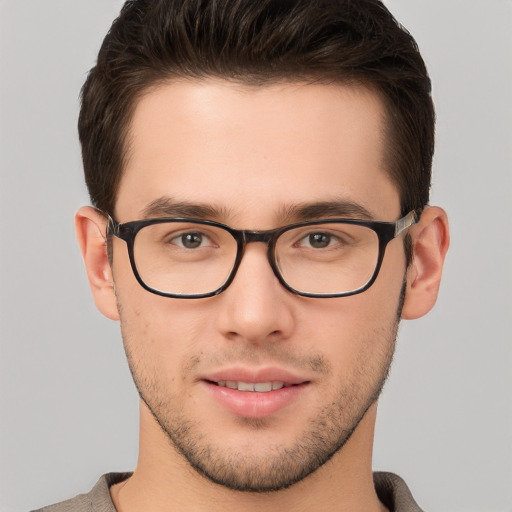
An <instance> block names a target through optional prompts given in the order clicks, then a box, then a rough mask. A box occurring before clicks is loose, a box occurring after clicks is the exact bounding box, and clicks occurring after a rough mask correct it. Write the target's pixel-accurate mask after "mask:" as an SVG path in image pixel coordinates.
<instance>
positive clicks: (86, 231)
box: [75, 206, 119, 320]
mask: <svg viewBox="0 0 512 512" xmlns="http://www.w3.org/2000/svg"><path fill="white" fill-rule="evenodd" d="M106 229H107V220H106V219H105V217H104V216H103V215H102V214H101V213H100V212H98V211H97V210H95V209H94V208H91V207H90V206H84V207H82V208H80V210H78V212H77V213H76V215H75V230H76V237H77V239H78V245H79V246H80V250H81V252H82V256H83V259H84V263H85V269H86V271H87V277H88V279H89V284H90V286H91V291H92V295H93V297H94V302H95V303H96V307H97V308H98V309H99V310H100V311H101V313H103V314H104V315H105V316H106V317H108V318H110V319H112V320H119V312H118V310H117V301H116V296H115V293H114V281H113V279H112V269H111V268H110V264H109V261H108V255H107V241H106Z"/></svg>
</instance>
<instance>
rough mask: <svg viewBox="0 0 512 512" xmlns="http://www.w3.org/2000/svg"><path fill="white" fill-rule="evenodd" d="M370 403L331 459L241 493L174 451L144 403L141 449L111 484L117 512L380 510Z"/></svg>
mask: <svg viewBox="0 0 512 512" xmlns="http://www.w3.org/2000/svg"><path fill="white" fill-rule="evenodd" d="M375 417H376V404H374V405H373V406H372V407H371V408H370V409H369V410H368V412H367V413H366V415H365V416H364V417H363V419H362V420H361V422H360V423H359V425H358V427H357V428H356V430H355V431H354V433H353V434H352V436H351V438H350V439H349V440H348V441H347V443H346V444H345V445H344V446H343V448H342V449H341V450H340V451H339V452H338V453H336V454H335V455H334V456H333V457H332V459H331V460H329V461H328V462H327V463H326V464H324V465H323V466H322V467H320V468H319V469H318V470H317V471H315V472H314V473H313V474H311V475H309V476H308V477H306V478H305V479H303V480H302V481H300V482H298V483H297V484H294V485H292V486H291V487H289V488H287V489H284V490H281V491H275V492H269V493H251V492H240V491H233V490H231V489H227V488H226V487H223V486H221V485H218V484H215V483H213V482H211V481H210V480H208V479H207V478H205V477H204V476H202V475H200V474H199V473H198V472H197V471H196V470H194V469H193V468H192V467H191V466H190V465H189V463H188V462H187V461H186V460H185V459H184V458H183V456H182V455H181V454H180V453H178V452H177V451H176V450H175V449H174V447H173V446H172V444H171V443H170V442H169V440H168V438H167V436H166V435H165V434H164V433H163V431H162V430H161V429H160V427H159V425H158V424H157V423H156V422H155V420H154V418H153V417H152V415H151V413H150V412H149V411H148V410H147V409H146V407H145V406H144V405H142V406H141V435H140V452H139V461H138V464H137V468H136V469H135V471H134V473H133V475H132V476H131V477H130V478H129V479H128V480H126V481H124V482H122V483H120V484H117V485H115V486H113V487H112V488H111V495H112V499H113V502H114V505H115V507H116V509H117V511H118V512H135V511H137V510H145V511H147V512H163V511H164V510H165V511H168V510H169V505H171V507H172V510H175V511H190V510H193V511H194V512H203V511H204V512H206V511H208V512H225V510H234V509H238V510H244V511H247V512H252V511H260V510H262V509H263V510H265V511H268V512H274V511H276V512H278V511H279V512H281V511H282V510H294V511H298V512H302V511H303V512H307V511H311V512H313V511H314V512H323V511H326V512H327V511H329V512H332V511H333V510H337V511H347V512H348V511H350V512H356V511H365V512H377V511H379V512H383V511H385V510H386V509H385V507H384V506H383V505H382V504H381V503H380V502H379V500H378V498H377V495H376V492H375V488H374V484H373V476H372V470H371V457H372V447H373V431H374V425H375Z"/></svg>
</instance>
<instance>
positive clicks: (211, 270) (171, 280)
mask: <svg viewBox="0 0 512 512" xmlns="http://www.w3.org/2000/svg"><path fill="white" fill-rule="evenodd" d="M416 222H418V215H417V213H416V212H415V211H412V212H410V213H408V214H407V215H406V216H405V217H402V218H401V219H399V220H397V221H396V222H376V221H366V220H355V219H324V220H313V221H308V222H300V223H296V224H290V225H288V226H283V227H280V228H277V229H271V230H268V231H251V230H237V229H233V228H231V227H229V226H226V225H224V224H220V223H218V222H214V221H209V220H199V219H187V218H155V219H145V220H137V221H133V222H126V223H124V224H120V223H119V222H117V221H115V220H114V219H112V218H110V217H108V231H107V235H109V236H111V235H113V236H116V237H117V238H120V239H121V240H124V241H125V242H126V244H127V246H128V254H129V258H130V263H131V266H132V270H133V273H134V275H135V277H136V279H137V281H138V282H139V283H140V284H141V286H142V287H143V288H145V289H146V290H148V291H150V292H152V293H156V294H157V295H162V296H164V297H174V298H180V299H199V298H203V297H212V296H214V295H218V294H219V293H221V292H223V291H224V290H225V289H226V288H227V287H228V286H229V285H230V284H231V282H232V281H233V279H234V277H235V274H236V272H237V269H238V267H239V266H240V262H241V261H242V257H243V254H244V249H245V246H246V244H248V243H252V242H262V243H265V244H267V247H268V261H269V263H270V266H271V267H272V270H273V271H274V274H275V275H276V277H277V278H278V279H279V281H280V282H281V284H282V285H283V286H284V287H285V288H286V289H287V290H289V291H290V292H292V293H295V294H297V295H302V296H304V297H318V298H322V297H345V296H348V295H355V294H357V293H361V292H363V291H365V290H367V289H368V288H369V287H370V286H371V285H372V284H373V283H374V281H375V279H376V278H377V275H378V273H379V269H380V267H381V264H382V260H383V258H384V252H385V249H386V246H387V244H388V243H389V242H390V241H391V240H393V239H394V238H396V237H397V236H398V235H400V234H401V233H402V232H404V231H405V230H406V229H408V228H409V227H410V226H412V225H413V224H415V223H416Z"/></svg>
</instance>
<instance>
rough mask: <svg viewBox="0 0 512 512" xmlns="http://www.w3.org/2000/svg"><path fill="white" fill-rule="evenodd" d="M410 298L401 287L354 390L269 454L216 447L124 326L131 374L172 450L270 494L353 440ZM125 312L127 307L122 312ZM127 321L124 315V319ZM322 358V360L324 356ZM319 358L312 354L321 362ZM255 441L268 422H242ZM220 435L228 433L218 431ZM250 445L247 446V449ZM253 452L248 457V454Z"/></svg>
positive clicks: (207, 472) (383, 374)
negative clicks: (138, 354) (137, 352)
mask: <svg viewBox="0 0 512 512" xmlns="http://www.w3.org/2000/svg"><path fill="white" fill-rule="evenodd" d="M404 297H405V287H404V288H403V289H402V292H401V294H400V300H399V307H398V311H397V315H396V318H395V319H394V323H393V325H392V326H391V327H387V328H385V329H381V330H380V331H378V332H373V335H372V336H369V338H370V339H367V340H366V341H365V343H367V344H368V345H372V347H370V349H369V350H370V351H371V350H372V349H373V352H369V353H372V354H373V356H374V358H373V361H370V362H369V361H366V360H361V361H359V366H358V367H357V368H356V369H355V373H354V377H353V379H352V381H351V384H350V385H349V386H345V387H343V386H342V387H341V389H340V390H339V392H338V393H337V395H335V397H334V399H332V400H329V401H328V402H327V405H325V406H324V407H322V408H319V409H317V410H316V411H314V414H312V416H311V417H310V419H309V422H308V425H307V426H306V427H305V428H304V429H303V431H302V433H301V434H300V435H299V436H298V437H297V438H296V439H295V441H294V442H293V444H292V445H291V446H289V447H282V446H281V447H280V446H273V447H270V448H271V449H267V450H265V454H264V455H251V454H250V450H247V449H244V447H241V448H239V449H229V450H228V449H226V447H225V446H222V447H221V446H216V445H215V442H214V441H215V438H214V437H212V436H211V432H209V434H210V439H208V436H207V435H206V434H205V432H203V431H202V428H203V429H204V427H201V425H199V424H196V423H195V422H194V421H193V420H191V419H190V418H188V417H187V414H186V412H185V411H184V408H183V406H182V401H181V400H180V397H178V396H177V395H174V394H172V393H170V391H169V390H168V389H163V387H162V386H159V384H158V382H157V381H156V379H154V375H152V374H151V372H150V371H147V369H145V368H143V367H142V365H141V364H140V363H137V362H136V361H135V357H133V354H132V351H131V349H130V345H131V343H130V340H129V336H128V335H127V333H126V332H125V329H123V321H122V318H121V327H122V332H123V341H124V345H125V351H126V354H127V357H128V363H129V367H130V371H131V373H132V376H133V379H134V382H135V386H136V387H137V390H138V392H139V395H140V398H141V399H142V401H143V402H144V403H145V405H146V406H147V408H148V410H149V411H150V412H151V414H152V415H153V417H154V419H155V420H156V421H157V423H158V424H159V425H160V427H161V428H162V430H163V432H164V433H165V434H166V436H167V438H168V440H169V442H170V445H171V447H172V449H174V450H176V451H177V452H178V453H180V454H181V455H182V456H183V457H184V458H185V459H186V461H187V462H188V463H189V464H190V466H191V467H192V468H194V469H195V470H196V471H197V472H198V473H199V474H201V475H203V476H204V477H206V478H207V479H209V480H210V481H212V482H214V483H216V484H219V485H222V486H224V487H226V488H228V489H232V490H236V491H242V492H253V493H268V492H274V491H279V490H282V489H285V488H287V487H290V486H292V485H293V484H295V483H297V482H300V481H301V480H303V479H304V478H306V477H307V476H309V475H311V474H312V473H314V472H315V471H316V470H317V469H318V468H320V467H321V466H323V465H324V464H325V463H326V462H328V461H329V460H330V459H331V458H332V457H333V456H334V455H335V454H336V453H338V452H339V451H340V450H341V449H342V448H343V446H344V445H345V444H346V443H347V441H348V440H349V439H350V437H351V435H352V434H353V432H354V431H355V429H356V428H357V426H358V425H359V423H360V422H361V420H362V419H363V417H364V416H365V414H366V412H367V411H368V409H369V408H370V407H371V406H372V405H373V404H374V403H375V402H376V401H377V399H378V397H379V395H380V393H381V391H382V389H383V387H384V384H385V382H386V379H387V377H388V374H389V369H390V367H391V363H392V359H393V354H394V350H395V344H396V336H397V333H398V325H399V319H400V315H401V311H402V306H403V301H404ZM120 311H122V308H120ZM121 317H122V315H121ZM321 357H322V356H320V358H321ZM318 358H319V356H316V357H315V356H313V358H312V359H316V361H317V362H318ZM239 421H240V423H241V426H242V427H245V428H246V429H247V430H248V431H249V433H248V439H249V442H248V443H250V438H251V435H250V430H251V429H252V430H264V429H265V428H267V426H268V423H267V421H266V419H265V418H263V419H250V418H240V419H239ZM218 435H219V436H222V435H223V434H222V433H221V432H220V433H218ZM248 447H249V444H248V446H247V447H245V448H248ZM248 453H249V455H248Z"/></svg>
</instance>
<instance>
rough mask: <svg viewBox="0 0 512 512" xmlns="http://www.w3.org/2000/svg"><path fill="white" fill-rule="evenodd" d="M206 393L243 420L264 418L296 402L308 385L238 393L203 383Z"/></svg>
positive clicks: (209, 383)
mask: <svg viewBox="0 0 512 512" xmlns="http://www.w3.org/2000/svg"><path fill="white" fill-rule="evenodd" d="M203 382H204V383H205V384H206V387H207V389H208V391H209V392H210V393H211V394H212V395H213V397H214V398H215V399H216V400H217V401H218V402H219V403H220V404H221V405H223V406H224V407H225V408H226V409H228V410H229V411H231V412H232V413H234V414H236V415H237V416H241V417H244V418H265V417H267V416H271V415H272V414H275V413H276V412H278V411H280V410H282V409H284V408H285V407H288V406H290V405H291V404H292V403H294V402H295V401H297V400H298V398H299V396H300V395H301V394H302V393H303V392H304V391H305V389H306V388H307V386H308V383H303V384H298V385H295V386H289V387H285V388H281V389H275V390H273V391H267V392H264V393H260V392H258V391H238V390H237V389H230V388H226V387H224V386H217V385H216V384H212V383H211V382H208V381H203Z"/></svg>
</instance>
